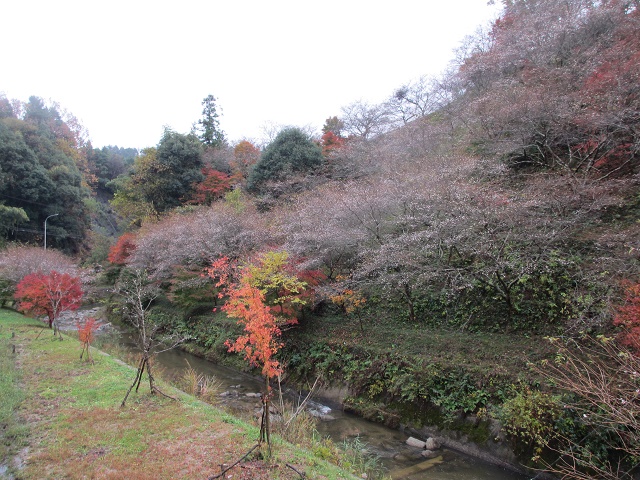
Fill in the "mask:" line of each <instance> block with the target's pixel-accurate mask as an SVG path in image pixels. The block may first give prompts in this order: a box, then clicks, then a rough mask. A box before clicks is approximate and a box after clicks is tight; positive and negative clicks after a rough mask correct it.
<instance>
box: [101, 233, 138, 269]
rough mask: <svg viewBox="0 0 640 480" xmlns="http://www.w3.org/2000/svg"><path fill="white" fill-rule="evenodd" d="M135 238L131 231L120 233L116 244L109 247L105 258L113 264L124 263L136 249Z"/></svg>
mask: <svg viewBox="0 0 640 480" xmlns="http://www.w3.org/2000/svg"><path fill="white" fill-rule="evenodd" d="M135 239H136V236H135V235H134V234H133V233H125V234H123V235H121V236H120V238H118V241H117V242H116V244H115V245H114V246H112V247H111V248H110V249H109V256H108V257H107V259H108V260H109V261H110V262H111V263H113V264H115V265H124V264H125V262H126V261H127V258H129V257H130V256H131V254H132V253H133V251H134V250H135V249H136V243H135Z"/></svg>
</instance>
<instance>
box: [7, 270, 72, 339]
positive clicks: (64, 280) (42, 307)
mask: <svg viewBox="0 0 640 480" xmlns="http://www.w3.org/2000/svg"><path fill="white" fill-rule="evenodd" d="M14 298H15V299H16V301H17V302H18V306H19V308H20V309H21V310H23V311H24V312H26V313H29V314H32V315H46V316H47V318H48V321H49V328H53V326H54V323H55V321H56V320H57V319H58V317H59V316H60V314H61V313H63V312H66V311H72V310H77V309H78V307H80V302H81V301H82V286H81V283H80V279H79V278H78V277H74V276H71V275H69V274H68V273H59V272H57V271H55V270H53V271H51V272H50V273H49V274H44V273H32V274H30V275H27V276H26V277H24V278H23V279H22V280H21V281H20V283H18V285H17V287H16V293H15V295H14ZM54 333H55V332H54Z"/></svg>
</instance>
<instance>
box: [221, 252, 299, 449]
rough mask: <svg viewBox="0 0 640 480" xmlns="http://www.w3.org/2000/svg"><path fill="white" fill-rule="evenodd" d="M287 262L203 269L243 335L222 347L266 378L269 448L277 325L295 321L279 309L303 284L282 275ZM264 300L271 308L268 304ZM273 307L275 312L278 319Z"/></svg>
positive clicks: (269, 259)
mask: <svg viewBox="0 0 640 480" xmlns="http://www.w3.org/2000/svg"><path fill="white" fill-rule="evenodd" d="M287 260H288V255H287V254H286V252H267V253H265V254H262V255H259V256H258V257H257V258H256V260H255V262H254V263H250V264H247V265H244V266H242V267H239V266H237V265H235V264H233V263H231V262H230V261H229V259H228V258H227V257H221V258H219V259H217V260H216V261H214V262H213V264H212V266H211V268H209V269H208V274H209V276H211V277H212V278H213V279H214V280H215V285H216V287H218V288H220V289H221V290H220V293H219V294H218V296H219V297H220V298H222V297H224V296H226V297H227V302H226V303H225V305H224V306H223V307H222V310H223V311H224V312H225V313H226V314H227V315H228V316H229V317H231V318H235V319H237V320H238V323H239V324H240V325H242V326H243V327H244V332H245V333H244V335H240V336H239V337H238V338H237V339H236V340H235V341H231V340H227V341H226V342H225V345H226V346H227V348H228V349H229V351H230V352H237V353H243V354H244V357H245V359H246V360H247V361H248V362H249V363H250V364H251V365H252V366H254V367H258V368H261V370H262V374H263V375H264V377H265V388H266V392H265V394H264V395H263V396H262V401H263V417H262V419H263V421H262V426H261V429H260V441H263V440H266V442H267V443H268V444H269V443H270V440H269V430H270V426H269V403H270V397H271V386H270V380H271V379H272V378H274V377H277V376H278V375H280V374H281V373H282V365H281V364H280V362H278V360H277V359H276V358H275V356H276V354H277V353H278V351H279V350H280V349H281V348H282V346H283V343H282V342H281V341H280V335H281V333H282V332H281V330H280V325H291V324H293V323H295V322H296V319H295V317H293V316H291V315H292V313H293V310H290V309H289V308H283V304H284V303H286V304H290V303H292V302H294V297H298V296H299V295H300V294H301V293H302V292H303V291H304V290H305V289H306V285H307V284H306V283H305V282H303V281H301V280H299V279H298V278H296V276H295V275H292V274H291V273H289V272H287V268H288V264H287ZM268 295H269V296H270V302H269V303H270V304H267V298H266V297H267V296H268ZM297 300H298V301H297V302H295V303H298V304H303V303H304V301H303V300H301V299H300V298H297ZM272 308H277V309H278V315H277V316H276V315H275V314H274V312H272Z"/></svg>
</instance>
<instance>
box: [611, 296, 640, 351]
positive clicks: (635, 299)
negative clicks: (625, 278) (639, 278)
mask: <svg viewBox="0 0 640 480" xmlns="http://www.w3.org/2000/svg"><path fill="white" fill-rule="evenodd" d="M625 291H626V299H625V303H624V305H622V306H621V307H619V308H618V312H617V314H616V316H615V317H614V319H613V324H614V325H616V326H618V327H622V328H623V329H624V331H623V332H622V333H621V334H620V342H621V343H622V344H623V345H625V346H626V347H629V348H630V349H631V350H632V351H634V352H635V353H636V354H637V355H640V283H635V284H628V285H627V286H626V288H625Z"/></svg>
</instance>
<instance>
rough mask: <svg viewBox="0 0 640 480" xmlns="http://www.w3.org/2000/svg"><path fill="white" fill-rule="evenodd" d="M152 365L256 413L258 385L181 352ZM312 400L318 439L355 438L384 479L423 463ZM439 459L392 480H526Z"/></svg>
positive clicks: (394, 440)
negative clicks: (201, 379) (207, 384)
mask: <svg viewBox="0 0 640 480" xmlns="http://www.w3.org/2000/svg"><path fill="white" fill-rule="evenodd" d="M157 362H158V363H159V364H160V365H162V367H163V369H164V370H165V371H166V372H167V373H169V374H170V375H172V374H175V375H176V376H179V375H180V374H181V373H182V372H183V371H184V370H185V369H186V368H188V365H187V362H188V364H189V365H191V367H192V368H193V369H194V370H195V371H197V372H198V373H202V374H205V375H210V376H214V377H215V378H216V379H217V381H218V382H220V384H221V388H222V391H223V392H225V394H224V395H223V396H222V397H221V398H222V399H223V400H222V401H223V403H226V404H227V405H229V406H232V407H233V408H240V409H246V410H248V411H251V409H253V408H257V407H259V400H258V399H257V398H256V397H255V395H254V394H256V393H258V392H260V391H261V389H262V386H263V383H262V380H259V379H257V378H255V377H252V376H250V375H247V374H245V373H243V372H239V371H236V370H233V369H230V368H227V367H224V366H221V365H216V364H214V363H212V362H209V361H207V360H204V359H202V358H199V357H196V356H194V355H191V354H189V353H186V352H183V351H181V350H171V351H168V352H164V353H162V354H160V355H158V358H157ZM313 400H314V401H313V402H312V403H311V405H310V409H312V410H314V412H313V413H315V414H317V415H318V414H319V415H321V416H322V418H324V420H320V421H319V422H318V425H317V429H318V432H319V433H320V434H321V435H323V436H328V437H330V438H331V439H332V440H333V441H334V442H337V443H342V442H343V441H344V440H348V439H353V438H356V437H359V439H360V440H361V441H362V442H364V443H366V444H367V445H368V447H369V449H370V451H371V452H373V453H375V454H376V455H378V456H379V457H380V459H381V462H382V463H383V465H384V466H385V467H386V468H388V469H389V472H390V473H392V472H394V471H399V470H403V469H406V468H408V467H410V466H413V465H418V464H420V463H423V462H424V461H425V459H424V458H421V457H420V456H419V453H420V452H419V451H418V450H416V449H414V448H411V447H408V446H407V445H406V444H405V441H406V440H407V435H406V434H404V433H402V432H400V431H398V430H393V429H391V428H388V427H385V426H383V425H380V424H377V423H373V422H369V421H367V420H364V419H362V418H359V417H357V416H355V415H350V414H348V413H345V412H343V411H342V410H341V409H340V406H339V405H335V404H332V403H331V402H330V401H325V400H323V399H322V398H314V399H313ZM442 456H443V459H444V462H443V463H441V464H439V465H437V466H435V467H433V468H430V469H429V470H426V471H422V472H419V473H414V474H410V475H406V476H402V477H398V478H403V479H406V480H424V479H429V480H524V479H525V478H527V477H523V476H521V475H518V474H516V473H513V472H511V471H507V470H504V469H501V468H497V467H495V466H492V465H489V464H486V463H484V462H481V461H479V460H476V459H474V458H471V457H468V456H465V455H462V454H459V453H457V452H454V451H451V450H444V451H443V453H442Z"/></svg>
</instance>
